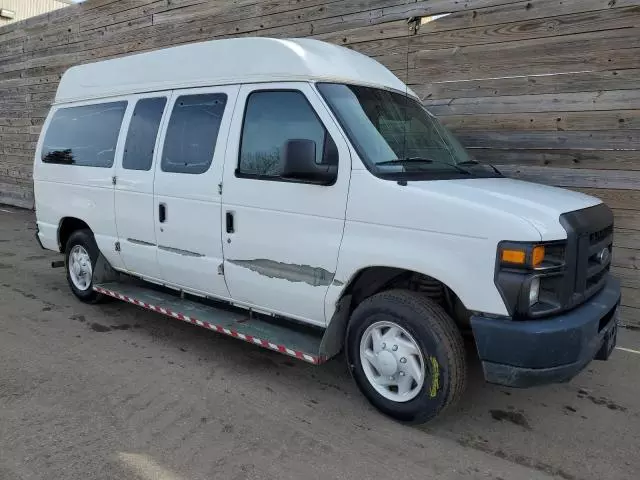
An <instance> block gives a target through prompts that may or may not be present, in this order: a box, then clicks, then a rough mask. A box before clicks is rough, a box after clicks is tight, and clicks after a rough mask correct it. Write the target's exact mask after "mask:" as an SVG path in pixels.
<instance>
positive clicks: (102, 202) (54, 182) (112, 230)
mask: <svg viewBox="0 0 640 480" xmlns="http://www.w3.org/2000/svg"><path fill="white" fill-rule="evenodd" d="M124 100H125V99H122V98H120V99H115V100H114V99H109V100H108V101H109V102H112V101H124ZM96 103H100V102H95V101H94V102H83V103H76V104H68V105H58V106H55V107H53V108H52V109H51V112H50V113H49V116H48V118H47V120H46V122H45V124H44V126H43V129H42V133H41V135H40V138H39V140H38V146H37V150H36V155H35V159H34V173H33V180H34V192H35V200H36V201H35V208H36V218H37V224H38V230H39V232H40V240H41V241H42V244H43V246H44V247H45V248H49V249H52V250H58V229H59V227H60V224H61V222H62V221H63V219H64V218H66V217H72V218H77V219H79V220H82V221H84V222H85V223H86V224H87V225H89V228H90V229H91V231H92V232H93V235H94V237H95V240H96V243H97V245H98V247H99V248H100V251H101V252H102V253H103V255H104V256H105V258H106V259H107V260H108V261H109V262H110V263H111V265H112V266H113V267H114V268H123V265H122V261H121V259H120V255H119V254H118V253H117V252H116V250H115V243H116V241H117V231H116V223H115V211H114V187H113V176H114V175H115V161H114V162H113V163H112V165H111V166H110V167H93V166H81V165H72V164H71V165H70V164H61V163H45V162H43V161H42V155H43V146H44V141H45V138H46V135H47V132H48V131H49V129H50V127H51V120H52V118H53V117H54V115H55V114H56V112H57V111H58V110H60V109H62V108H67V107H75V106H85V105H89V104H96ZM128 108H130V106H129V107H128ZM122 148H123V132H122V129H121V130H120V132H119V136H118V140H117V143H116V150H115V152H114V156H118V155H121V151H122ZM62 248H64V245H63V246H62Z"/></svg>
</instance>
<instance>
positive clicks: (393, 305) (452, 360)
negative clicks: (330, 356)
mask: <svg viewBox="0 0 640 480" xmlns="http://www.w3.org/2000/svg"><path fill="white" fill-rule="evenodd" d="M346 345H347V360H348V362H349V367H350V370H351V372H352V375H353V377H354V379H355V381H356V383H357V385H358V387H359V388H360V390H361V391H362V393H363V394H364V395H365V397H367V399H368V400H369V402H371V404H372V405H373V406H375V407H376V408H377V409H379V410H380V411H382V412H383V413H385V414H387V415H389V416H391V417H393V418H395V419H397V420H400V421H403V422H407V423H424V422H426V421H428V420H430V419H432V418H433V417H435V416H436V415H438V414H439V413H440V412H442V411H443V410H444V409H445V408H447V407H448V406H450V405H451V404H453V403H455V401H457V400H458V399H459V397H460V396H461V395H462V392H463V391H464V388H465V383H466V362H465V354H464V345H463V341H462V336H461V334H460V332H459V330H458V328H457V327H456V325H455V323H454V322H453V320H452V319H451V317H449V316H448V315H447V314H446V312H445V311H444V310H443V309H442V308H441V307H440V306H439V305H438V304H436V303H435V302H433V301H432V300H431V299H429V298H428V297H425V296H423V295H420V294H418V293H415V292H411V291H405V290H392V291H388V292H383V293H379V294H377V295H374V296H372V297H370V298H368V299H366V300H365V301H363V302H362V303H361V304H360V305H359V306H358V307H357V308H356V309H355V311H354V312H353V314H352V316H351V320H350V322H349V327H348V329H347V343H346Z"/></svg>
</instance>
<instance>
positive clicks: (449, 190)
mask: <svg viewBox="0 0 640 480" xmlns="http://www.w3.org/2000/svg"><path fill="white" fill-rule="evenodd" d="M408 187H409V188H415V189H420V190H428V191H429V192H431V193H436V194H438V195H442V196H447V197H451V198H452V199H456V200H458V201H467V202H472V203H475V204H482V205H484V206H486V207H489V208H495V209H497V210H499V211H502V212H506V213H510V214H512V215H515V216H518V217H520V218H522V219H523V220H525V221H527V222H529V223H530V224H531V225H533V226H534V227H535V228H536V229H537V230H538V231H539V232H540V236H541V238H542V240H558V239H563V238H566V231H565V230H564V228H563V227H562V225H561V224H560V221H559V217H560V215H561V214H563V213H566V212H571V211H575V210H581V209H583V208H588V207H592V206H594V205H597V204H599V203H602V202H601V200H599V199H597V198H595V197H591V196H589V195H584V194H582V193H577V192H573V191H571V190H565V189H562V188H556V187H549V186H547V185H540V184H537V183H530V182H524V181H521V180H514V179H511V178H477V179H462V180H446V181H430V182H411V181H410V182H409V183H408Z"/></svg>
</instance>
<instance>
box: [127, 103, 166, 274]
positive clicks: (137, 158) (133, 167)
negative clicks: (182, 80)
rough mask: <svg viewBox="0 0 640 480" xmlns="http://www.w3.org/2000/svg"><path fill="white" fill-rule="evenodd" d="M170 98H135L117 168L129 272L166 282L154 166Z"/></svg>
mask: <svg viewBox="0 0 640 480" xmlns="http://www.w3.org/2000/svg"><path fill="white" fill-rule="evenodd" d="M170 96H171V92H157V93H153V94H145V95H138V96H135V97H132V98H131V101H130V103H131V104H132V106H131V107H130V108H131V115H130V116H129V118H128V119H127V120H126V121H125V126H124V128H125V131H126V132H127V133H126V141H125V145H124V150H123V152H122V155H121V156H120V158H119V159H118V161H117V164H116V185H115V212H116V224H117V228H118V240H119V243H120V256H121V258H122V261H123V263H124V266H125V269H126V270H127V271H129V272H131V273H135V274H137V275H140V276H142V277H145V278H148V279H151V280H160V279H162V274H161V273H160V268H159V265H158V259H157V244H156V232H155V222H154V199H153V177H154V169H153V166H154V162H157V158H156V157H157V155H156V152H157V150H158V148H157V146H158V143H159V141H158V132H159V131H160V127H161V125H162V122H163V119H164V117H165V112H166V111H167V108H166V106H167V104H168V102H169V98H170Z"/></svg>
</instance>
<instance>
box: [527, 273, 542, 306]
mask: <svg viewBox="0 0 640 480" xmlns="http://www.w3.org/2000/svg"><path fill="white" fill-rule="evenodd" d="M539 298H540V277H536V278H534V279H533V280H531V287H529V306H530V307H531V306H533V305H535V304H536V303H538V299H539Z"/></svg>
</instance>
